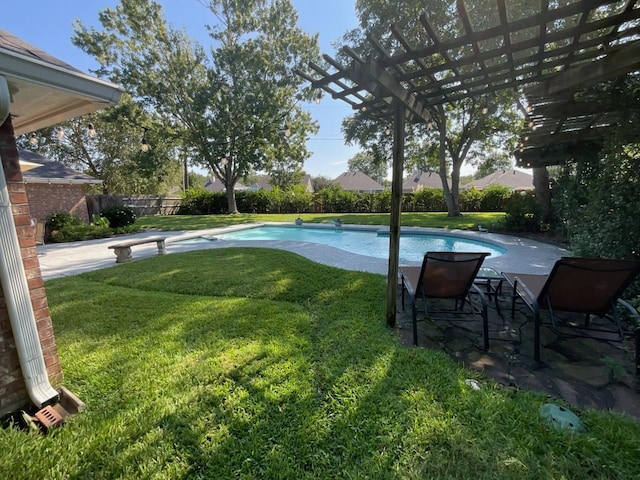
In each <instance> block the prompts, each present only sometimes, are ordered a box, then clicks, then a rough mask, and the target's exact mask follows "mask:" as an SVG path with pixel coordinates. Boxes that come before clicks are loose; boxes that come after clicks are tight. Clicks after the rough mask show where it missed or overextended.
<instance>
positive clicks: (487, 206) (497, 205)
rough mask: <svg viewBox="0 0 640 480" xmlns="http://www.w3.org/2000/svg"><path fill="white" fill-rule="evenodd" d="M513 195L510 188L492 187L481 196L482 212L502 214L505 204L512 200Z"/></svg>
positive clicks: (479, 208)
mask: <svg viewBox="0 0 640 480" xmlns="http://www.w3.org/2000/svg"><path fill="white" fill-rule="evenodd" d="M511 196H512V193H511V190H509V188H508V187H503V186H502V185H491V186H489V187H487V188H485V189H484V190H482V194H481V196H480V205H479V207H478V211H480V212H502V211H503V210H504V209H505V203H506V202H507V201H508V200H509V198H511Z"/></svg>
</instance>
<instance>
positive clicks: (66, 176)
mask: <svg viewBox="0 0 640 480" xmlns="http://www.w3.org/2000/svg"><path fill="white" fill-rule="evenodd" d="M18 158H19V160H20V164H21V169H22V177H23V179H24V182H25V183H63V184H89V183H102V180H99V179H97V178H95V177H92V176H91V175H87V174H85V173H81V172H77V171H76V170H73V169H71V168H69V167H67V166H65V165H64V164H62V163H60V162H56V161H55V160H50V159H48V158H46V157H43V156H42V155H40V154H38V153H35V152H32V151H30V150H26V149H24V148H20V147H18Z"/></svg>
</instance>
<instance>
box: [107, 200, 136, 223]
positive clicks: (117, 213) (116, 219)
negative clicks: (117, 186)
mask: <svg viewBox="0 0 640 480" xmlns="http://www.w3.org/2000/svg"><path fill="white" fill-rule="evenodd" d="M100 215H101V216H103V217H105V218H106V219H107V220H109V225H111V227H112V228H119V227H126V226H127V225H133V224H134V223H135V221H136V214H135V213H134V212H133V208H131V207H127V206H126V205H118V206H115V207H111V208H107V209H106V210H103V211H102V213H101V214H100Z"/></svg>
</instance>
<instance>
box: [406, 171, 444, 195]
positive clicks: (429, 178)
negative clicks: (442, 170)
mask: <svg viewBox="0 0 640 480" xmlns="http://www.w3.org/2000/svg"><path fill="white" fill-rule="evenodd" d="M423 188H439V189H442V180H440V175H438V174H437V173H433V172H415V173H414V174H413V175H411V176H410V177H409V178H407V179H406V180H405V181H404V182H403V183H402V192H403V193H411V192H417V191H419V190H422V189H423Z"/></svg>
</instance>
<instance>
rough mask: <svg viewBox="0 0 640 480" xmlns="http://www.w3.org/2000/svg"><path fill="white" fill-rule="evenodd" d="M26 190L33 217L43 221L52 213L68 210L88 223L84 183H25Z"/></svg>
mask: <svg viewBox="0 0 640 480" xmlns="http://www.w3.org/2000/svg"><path fill="white" fill-rule="evenodd" d="M26 191H27V198H28V199H29V210H30V211H31V215H32V216H33V218H36V219H38V220H40V221H42V222H44V221H45V220H46V219H47V218H48V217H49V216H50V215H52V214H54V213H57V212H69V213H73V214H74V215H76V216H77V217H79V218H81V219H82V220H84V221H85V223H89V211H88V209H87V199H86V195H85V190H84V185H73V184H72V185H69V184H57V183H52V184H47V183H27V184H26Z"/></svg>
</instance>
